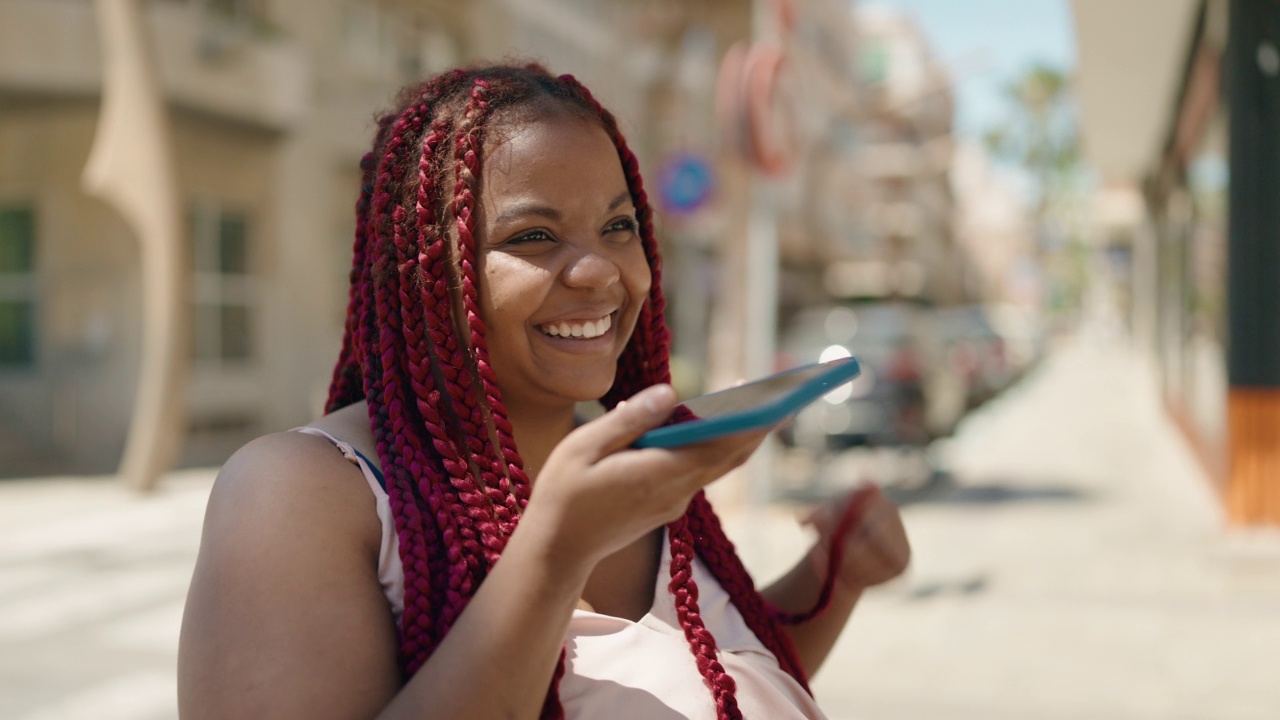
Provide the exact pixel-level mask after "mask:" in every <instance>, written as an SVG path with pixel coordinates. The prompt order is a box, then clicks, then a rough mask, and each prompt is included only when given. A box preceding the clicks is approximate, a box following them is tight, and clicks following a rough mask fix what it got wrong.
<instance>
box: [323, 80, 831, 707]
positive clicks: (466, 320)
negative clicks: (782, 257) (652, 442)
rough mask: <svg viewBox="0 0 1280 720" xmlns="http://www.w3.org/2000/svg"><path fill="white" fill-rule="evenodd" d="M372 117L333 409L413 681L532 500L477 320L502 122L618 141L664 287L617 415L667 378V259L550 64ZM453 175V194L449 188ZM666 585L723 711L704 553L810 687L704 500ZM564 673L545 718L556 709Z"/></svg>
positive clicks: (628, 352)
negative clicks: (381, 518) (367, 459)
mask: <svg viewBox="0 0 1280 720" xmlns="http://www.w3.org/2000/svg"><path fill="white" fill-rule="evenodd" d="M399 105H400V110H398V111H396V112H395V113H392V114H389V115H387V116H385V117H383V118H382V119H380V120H379V122H378V131H377V134H376V137H375V140H374V150H373V152H371V153H370V154H368V155H366V156H365V157H364V159H362V160H361V163H360V167H361V170H362V173H363V176H362V183H361V191H360V197H359V200H358V201H357V203H356V236H355V244H354V250H353V264H352V270H351V275H350V279H351V290H350V298H349V304H348V312H347V319H346V325H345V330H344V334H343V335H344V337H343V344H342V350H341V353H340V355H339V358H338V364H337V366H336V368H335V369H334V373H333V381H332V383H331V385H330V391H329V400H328V403H327V405H326V409H327V411H333V410H336V409H338V408H340V407H344V406H346V405H349V404H351V403H353V402H356V401H358V400H361V399H363V400H366V401H367V402H368V406H369V421H370V425H371V428H372V430H373V435H374V441H375V444H376V446H377V452H378V457H379V459H380V461H381V464H382V467H383V469H384V471H385V475H386V477H387V492H388V494H389V495H390V498H391V508H392V514H393V516H394V518H395V526H396V532H397V533H398V536H399V550H400V557H401V560H402V562H403V566H404V572H405V600H404V603H405V610H404V615H403V617H402V618H401V623H400V628H399V633H400V661H401V666H402V668H403V670H404V672H405V674H406V675H410V674H412V673H414V672H416V671H417V670H418V668H420V667H421V666H422V664H423V663H424V662H425V661H426V659H427V658H428V657H429V656H430V655H431V652H432V651H433V650H434V649H435V647H436V646H437V645H438V643H439V642H440V641H441V639H442V638H443V637H444V635H445V634H446V633H447V632H448V630H449V628H450V627H451V626H452V624H453V622H454V621H455V620H456V619H457V618H458V616H459V615H460V614H461V613H462V611H463V610H464V609H465V608H466V605H467V603H468V602H469V600H470V598H471V596H472V595H473V594H474V592H475V590H476V589H477V587H478V586H479V584H480V583H481V582H482V581H483V580H484V577H485V575H486V573H487V572H488V570H489V568H490V567H492V566H493V564H494V563H495V562H496V561H497V559H498V557H499V555H500V554H501V552H502V550H503V548H504V547H505V545H506V542H507V538H509V537H510V535H511V533H512V531H513V530H514V528H515V525H516V523H517V522H518V521H519V517H520V512H521V510H522V509H523V508H524V506H525V504H526V503H527V502H528V499H529V493H530V483H529V479H528V476H527V475H526V474H525V471H524V464H523V461H522V460H521V458H520V454H519V452H518V450H517V448H516V443H515V439H514V434H513V431H512V427H511V423H510V421H509V420H508V418H507V412H506V408H505V406H504V405H503V402H502V397H501V393H500V391H499V389H498V381H497V377H496V376H495V374H494V371H493V369H492V367H491V365H490V362H489V350H488V345H487V343H486V340H485V326H484V322H483V320H482V319H481V317H480V310H479V294H478V282H479V278H478V277H477V270H476V253H477V249H476V241H475V231H476V226H475V210H476V201H477V197H478V195H479V188H480V185H479V180H480V175H481V172H482V169H483V147H484V139H485V137H486V130H487V129H488V128H489V127H490V126H491V125H498V124H501V123H504V122H506V123H513V122H514V123H518V122H522V121H528V120H530V119H537V118H538V117H539V116H540V114H545V113H546V112H548V111H551V110H560V111H569V112H571V113H576V114H578V115H580V116H582V117H584V118H589V119H593V120H594V121H596V122H599V123H600V125H601V127H603V129H604V130H605V132H606V133H607V134H608V135H609V137H610V139H612V141H613V143H614V146H615V147H616V148H617V150H618V159H619V162H620V163H621V164H622V169H623V172H624V175H625V176H626V181H627V186H628V189H629V190H630V193H631V198H632V201H633V204H634V206H635V208H636V216H637V221H638V223H639V226H640V227H639V234H640V237H641V242H642V244H643V247H644V253H645V257H646V259H647V260H648V263H649V268H650V272H651V273H652V283H651V289H650V292H649V297H648V298H647V302H646V303H645V305H644V307H643V309H642V310H641V312H640V317H639V319H638V322H637V325H636V329H635V331H634V332H633V334H632V337H631V338H630V340H629V342H628V344H627V346H626V349H625V350H624V351H623V353H622V356H621V357H620V358H619V360H618V368H617V373H616V375H615V378H614V384H613V386H612V387H611V388H610V389H609V391H608V392H607V393H606V394H605V396H604V397H603V398H602V399H601V403H602V404H603V405H604V406H605V407H606V408H609V409H611V408H613V407H614V406H615V405H616V404H617V403H618V402H619V401H620V400H623V399H626V398H628V397H631V396H632V395H634V394H635V393H637V392H639V391H640V390H643V389H644V388H646V387H649V386H650V385H654V384H657V383H666V382H670V379H671V373H670V368H669V355H670V344H671V339H670V333H669V331H668V330H667V326H666V322H665V319H664V311H665V306H666V302H665V299H664V297H663V294H662V281H661V259H660V256H659V253H658V244H657V240H656V238H655V236H654V230H653V211H652V208H651V206H650V204H649V200H648V196H647V195H646V193H645V191H644V185H643V183H642V181H641V177H640V168H639V163H638V162H637V160H636V156H635V154H634V153H633V152H632V151H631V150H630V148H629V147H628V145H627V143H626V140H625V139H624V138H623V136H622V133H621V132H620V131H619V129H618V124H617V121H616V120H615V118H614V117H613V115H612V114H611V113H609V111H607V110H606V109H604V108H603V107H602V106H601V105H600V104H599V103H598V102H597V101H596V100H595V99H594V98H593V97H592V95H591V94H590V93H589V92H588V91H587V89H586V88H585V87H583V86H582V85H581V84H580V83H579V82H578V81H577V80H576V79H574V78H573V77H572V76H569V75H562V76H559V77H554V76H552V75H550V74H548V73H547V72H546V70H544V69H543V68H542V67H540V66H538V65H527V66H523V67H517V66H494V67H479V68H472V69H468V70H454V71H452V72H449V73H446V74H444V75H440V76H438V77H436V78H433V79H431V80H429V81H427V82H426V83H424V84H423V85H421V86H420V87H417V88H413V89H412V90H411V91H409V92H407V93H406V94H405V95H404V96H402V98H401V102H400V103H399ZM449 179H452V181H453V183H452V191H453V192H452V195H451V196H448V197H446V196H445V195H444V188H445V187H448V186H449V183H448V180H449ZM667 529H668V535H669V537H670V539H671V558H672V559H671V581H670V584H669V586H668V587H669V589H670V591H671V593H672V595H673V596H674V598H675V606H676V611H677V616H678V617H679V620H680V624H681V626H682V628H683V629H684V633H685V638H686V640H687V641H688V642H689V645H690V649H691V650H692V652H693V654H694V657H695V659H696V661H697V666H698V669H699V671H700V672H701V674H702V676H703V679H704V681H705V682H706V685H707V687H708V689H709V690H710V692H711V695H712V698H713V700H714V702H715V705H716V709H717V715H718V716H719V717H720V718H726V719H727V718H740V717H741V715H742V714H741V712H740V711H739V709H738V705H737V700H736V697H735V684H734V681H733V678H731V677H730V676H729V675H728V673H727V672H725V669H724V667H723V666H722V665H721V664H720V661H719V659H718V657H717V652H716V642H715V638H714V637H713V636H712V634H711V632H710V631H709V630H707V628H706V626H705V624H704V623H703V622H702V618H701V614H700V611H699V608H698V587H697V584H696V583H695V582H694V580H693V577H692V566H693V558H694V555H695V553H696V554H697V555H698V556H699V557H700V558H701V559H702V561H703V562H704V563H705V564H706V565H707V567H708V568H709V569H710V571H711V572H712V574H713V575H714V576H715V578H716V579H717V581H719V582H720V584H721V585H722V586H723V587H724V588H725V590H726V591H727V592H728V593H729V596H730V598H731V599H732V601H733V603H734V605H735V606H736V607H737V608H738V610H739V612H740V613H741V614H742V616H743V618H744V619H745V621H746V622H747V624H748V626H749V627H750V628H751V629H752V631H753V632H755V634H756V635H757V637H759V638H760V640H761V642H762V643H763V644H764V645H765V646H766V647H768V648H769V649H770V650H771V651H772V652H773V654H774V655H775V656H776V657H777V658H778V662H779V664H780V666H781V667H782V669H783V670H785V671H786V672H788V673H790V674H791V675H792V676H794V677H795V678H796V679H797V680H798V681H799V682H800V683H801V685H803V686H805V687H806V688H807V679H806V677H805V674H804V670H803V668H802V667H801V666H800V663H799V662H798V660H797V659H796V655H795V650H794V648H792V646H791V644H790V642H789V640H788V638H787V636H786V634H785V633H784V632H783V631H782V629H781V627H780V625H779V623H778V619H777V617H776V616H775V614H774V613H772V612H770V611H769V609H768V607H767V606H766V604H765V603H764V601H763V599H762V598H761V597H760V595H759V593H758V592H756V590H755V586H754V584H753V582H752V580H751V577H750V575H748V574H747V572H746V569H745V568H744V567H743V566H742V563H741V561H739V559H738V557H737V554H736V553H735V552H734V548H733V545H732V543H730V541H729V540H728V538H727V537H726V536H725V534H724V532H723V530H722V529H721V526H720V522H719V520H718V519H717V518H716V516H715V513H714V511H712V509H711V506H710V504H709V503H708V502H707V501H706V498H705V496H704V495H703V494H701V493H699V494H698V496H697V497H696V498H695V499H694V501H693V502H692V503H691V504H690V506H689V509H688V511H687V512H686V513H685V515H684V516H682V517H681V518H680V519H678V520H676V521H675V522H673V523H671V524H670V525H669V526H668V528H667ZM564 667H565V656H564V653H563V652H562V653H561V656H560V661H559V663H558V665H557V668H556V672H555V675H554V676H553V679H552V682H551V687H550V688H549V690H548V694H547V699H546V702H545V704H544V707H543V717H562V716H563V709H562V707H561V706H560V701H559V695H558V689H557V688H558V685H559V681H560V678H561V677H562V676H563V674H564Z"/></svg>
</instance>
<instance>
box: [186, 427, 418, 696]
mask: <svg viewBox="0 0 1280 720" xmlns="http://www.w3.org/2000/svg"><path fill="white" fill-rule="evenodd" d="M380 536H381V532H380V527H379V524H378V518H377V514H376V510H375V499H374V497H373V493H372V492H371V491H370V489H369V486H368V484H367V483H366V482H365V481H364V479H363V478H362V477H361V474H360V470H359V469H358V468H357V467H356V466H354V465H353V464H351V463H350V462H348V461H347V460H346V459H345V458H344V457H343V455H342V453H341V452H340V451H339V450H338V449H337V448H336V447H334V445H333V444H332V443H330V442H329V441H327V440H325V439H324V438H319V437H315V436H312V435H306V434H303V433H298V432H286V433H276V434H273V435H267V436H264V437H262V438H259V439H257V440H254V441H253V442H251V443H249V444H248V445H246V446H244V447H243V448H241V449H240V450H239V451H237V452H236V453H235V455H233V456H232V457H231V458H230V459H229V460H228V461H227V463H226V465H224V466H223V468H222V471H221V472H220V473H219V475H218V478H217V480H216V481H215V482H214V487H213V491H212V493H211V494H210V498H209V506H208V510H207V512H206V516H205V527H204V534H203V536H202V539H201V547H200V555H199V558H198V560H197V562H196V569H195V573H194V575H193V577H192V582H191V590H190V592H189V593H188V598H187V608H186V612H185V614H184V617H183V627H182V638H181V642H180V647H179V667H178V675H179V703H180V708H181V712H182V716H183V717H184V718H202V717H280V718H290V717H307V718H313V717H314V718H324V717H352V716H360V715H372V714H376V711H377V710H378V709H379V708H380V707H381V706H383V705H385V703H386V702H387V701H388V700H389V699H390V697H391V696H393V695H394V693H395V690H396V688H397V687H398V683H399V676H398V670H397V667H396V659H395V658H396V651H395V647H396V634H395V625H394V620H393V619H392V617H391V611H390V607H389V604H388V603H387V600H386V598H385V596H383V594H382V588H381V585H380V584H379V582H378V576H377V550H378V544H379V541H380Z"/></svg>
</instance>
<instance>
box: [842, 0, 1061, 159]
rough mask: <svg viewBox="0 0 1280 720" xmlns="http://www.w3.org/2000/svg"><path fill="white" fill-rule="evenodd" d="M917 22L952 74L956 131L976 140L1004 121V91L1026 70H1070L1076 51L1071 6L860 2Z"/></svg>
mask: <svg viewBox="0 0 1280 720" xmlns="http://www.w3.org/2000/svg"><path fill="white" fill-rule="evenodd" d="M854 2H855V4H859V5H887V6H890V7H896V8H899V9H902V10H905V11H907V12H908V13H910V14H912V15H914V16H915V18H916V20H917V21H918V22H919V24H920V26H921V27H922V29H923V30H924V34H925V37H926V38H928V41H929V44H930V45H931V47H932V48H933V51H934V54H935V55H936V56H937V57H938V58H939V60H940V61H941V62H942V64H943V65H944V66H946V67H948V68H950V69H951V72H952V78H953V82H954V83H955V91H956V111H957V112H956V131H957V133H958V134H960V135H962V136H966V137H970V138H976V137H980V136H981V135H982V132H983V131H984V130H985V129H987V128H989V127H991V126H993V125H996V124H998V123H999V122H1000V121H1001V119H1002V118H1003V116H1004V107H1005V105H1004V101H1003V98H1002V97H1001V94H1000V89H1001V88H1002V87H1003V86H1004V84H1005V83H1006V82H1008V80H1009V79H1011V78H1012V77H1014V76H1016V75H1017V74H1018V73H1019V71H1020V70H1022V69H1023V68H1025V67H1027V66H1029V65H1031V64H1032V63H1035V62H1047V63H1050V64H1052V65H1055V66H1057V67H1061V68H1064V69H1067V70H1070V69H1072V68H1074V67H1075V60H1076V49H1075V37H1074V29H1073V25H1072V19H1071V8H1070V6H1069V3H1068V0H854Z"/></svg>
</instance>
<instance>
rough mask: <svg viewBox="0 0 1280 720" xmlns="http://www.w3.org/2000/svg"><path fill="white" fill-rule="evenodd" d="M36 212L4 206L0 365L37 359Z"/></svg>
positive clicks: (1, 217)
mask: <svg viewBox="0 0 1280 720" xmlns="http://www.w3.org/2000/svg"><path fill="white" fill-rule="evenodd" d="M35 245H36V234H35V212H34V211H33V210H32V209H31V208H30V207H0V368H23V367H29V366H31V365H32V364H34V363H35V355H36V352H35V348H36V277H35V254H36V253H35Z"/></svg>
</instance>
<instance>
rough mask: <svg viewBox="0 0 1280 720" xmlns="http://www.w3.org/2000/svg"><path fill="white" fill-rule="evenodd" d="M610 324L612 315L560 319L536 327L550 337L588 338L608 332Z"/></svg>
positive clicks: (611, 324) (611, 323)
mask: <svg viewBox="0 0 1280 720" xmlns="http://www.w3.org/2000/svg"><path fill="white" fill-rule="evenodd" d="M612 326H613V317H612V316H611V315H605V316H604V317H602V318H600V319H598V320H562V321H560V322H557V323H546V324H544V325H538V326H537V328H538V329H539V330H541V331H542V334H544V335H549V336H551V337H561V338H581V339H583V340H589V339H591V338H597V337H600V336H601V335H604V334H605V333H607V332H609V328H611V327H612Z"/></svg>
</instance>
